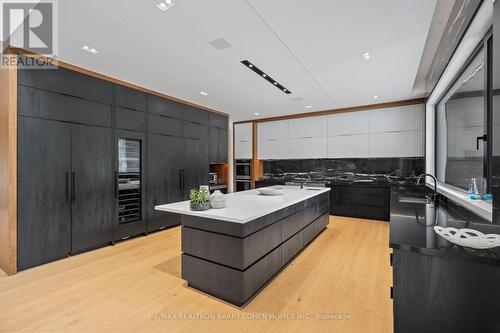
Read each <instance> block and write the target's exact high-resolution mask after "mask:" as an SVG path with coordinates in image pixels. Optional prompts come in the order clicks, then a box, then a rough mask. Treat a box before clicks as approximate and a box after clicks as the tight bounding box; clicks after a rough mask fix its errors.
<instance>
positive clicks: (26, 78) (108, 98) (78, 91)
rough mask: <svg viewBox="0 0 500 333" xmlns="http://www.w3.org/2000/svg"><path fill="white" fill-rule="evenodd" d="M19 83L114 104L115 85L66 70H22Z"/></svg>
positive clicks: (19, 74) (19, 71) (19, 73)
mask: <svg viewBox="0 0 500 333" xmlns="http://www.w3.org/2000/svg"><path fill="white" fill-rule="evenodd" d="M17 78H18V83H19V84H22V85H25V86H28V87H32V88H39V89H43V90H48V91H52V92H56V93H61V94H66V95H71V96H75V97H81V98H86V99H90V100H93V101H97V102H102V103H107V104H112V103H113V84H112V83H111V82H108V81H104V80H100V79H97V78H95V77H92V76H88V75H85V74H81V73H78V72H75V71H71V70H68V69H64V68H58V69H51V70H38V69H20V70H18V77H17Z"/></svg>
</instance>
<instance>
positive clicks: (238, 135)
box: [234, 123, 253, 142]
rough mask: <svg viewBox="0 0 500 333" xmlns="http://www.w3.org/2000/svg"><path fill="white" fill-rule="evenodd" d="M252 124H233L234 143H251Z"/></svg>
mask: <svg viewBox="0 0 500 333" xmlns="http://www.w3.org/2000/svg"><path fill="white" fill-rule="evenodd" d="M252 125H253V124H252V123H242V124H234V141H235V142H242V141H245V142H247V141H252Z"/></svg>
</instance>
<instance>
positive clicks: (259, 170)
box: [250, 122, 264, 188]
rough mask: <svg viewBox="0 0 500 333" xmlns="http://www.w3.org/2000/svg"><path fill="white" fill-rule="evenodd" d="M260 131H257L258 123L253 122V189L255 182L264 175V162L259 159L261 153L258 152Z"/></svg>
mask: <svg viewBox="0 0 500 333" xmlns="http://www.w3.org/2000/svg"><path fill="white" fill-rule="evenodd" d="M257 140H258V131H257V123H256V122H253V124H252V179H251V182H250V184H251V185H250V186H251V188H255V182H256V181H258V180H260V178H261V177H262V176H263V175H264V162H263V161H261V160H259V159H258V156H259V154H258V153H259V151H258V144H257Z"/></svg>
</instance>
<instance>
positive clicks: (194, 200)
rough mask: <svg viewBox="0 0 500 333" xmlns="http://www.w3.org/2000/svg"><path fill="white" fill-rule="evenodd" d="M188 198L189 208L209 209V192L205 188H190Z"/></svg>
mask: <svg viewBox="0 0 500 333" xmlns="http://www.w3.org/2000/svg"><path fill="white" fill-rule="evenodd" d="M189 199H190V200H191V203H190V208H191V210H197V211H200V210H207V209H210V192H209V191H208V190H207V189H205V188H202V189H199V190H197V189H192V190H191V191H190V192H189Z"/></svg>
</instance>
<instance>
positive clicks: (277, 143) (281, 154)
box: [258, 140, 289, 160]
mask: <svg viewBox="0 0 500 333" xmlns="http://www.w3.org/2000/svg"><path fill="white" fill-rule="evenodd" d="M258 145H259V149H258V154H259V159H261V160H272V159H276V160H277V159H287V158H288V157H289V154H288V140H267V141H259V143H258Z"/></svg>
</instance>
